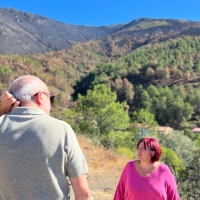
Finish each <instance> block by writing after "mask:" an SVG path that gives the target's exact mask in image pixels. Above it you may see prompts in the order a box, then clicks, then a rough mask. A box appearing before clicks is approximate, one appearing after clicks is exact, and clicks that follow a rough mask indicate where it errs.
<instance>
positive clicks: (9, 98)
mask: <svg viewBox="0 0 200 200" xmlns="http://www.w3.org/2000/svg"><path fill="white" fill-rule="evenodd" d="M19 104H20V102H19V101H17V99H15V98H14V97H13V95H12V94H10V93H9V92H8V91H3V92H2V94H1V105H0V116H1V115H4V114H8V113H10V112H11V111H12V110H13V109H14V108H16V107H18V106H19Z"/></svg>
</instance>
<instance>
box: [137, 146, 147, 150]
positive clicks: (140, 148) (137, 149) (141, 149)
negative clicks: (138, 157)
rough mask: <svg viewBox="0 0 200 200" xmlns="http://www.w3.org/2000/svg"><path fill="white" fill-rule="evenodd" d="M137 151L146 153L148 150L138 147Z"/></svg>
mask: <svg viewBox="0 0 200 200" xmlns="http://www.w3.org/2000/svg"><path fill="white" fill-rule="evenodd" d="M137 150H138V151H146V149H145V148H144V147H138V148H137Z"/></svg>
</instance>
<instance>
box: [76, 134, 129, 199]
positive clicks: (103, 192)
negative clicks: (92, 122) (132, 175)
mask: <svg viewBox="0 0 200 200" xmlns="http://www.w3.org/2000/svg"><path fill="white" fill-rule="evenodd" d="M77 138H78V141H79V144H80V146H81V148H82V151H83V152H84V154H85V155H86V159H87V163H88V166H89V184H90V188H91V191H92V196H93V197H94V200H111V199H112V197H113V195H114V192H115V189H116V186H117V183H118V180H119V177H120V174H121V171H122V169H123V167H124V166H125V164H126V162H127V161H128V160H127V159H126V158H125V157H120V156H118V155H116V154H115V153H113V152H112V151H108V150H105V149H104V148H103V147H99V146H95V145H94V144H92V142H91V141H90V140H89V139H88V138H85V137H83V136H81V135H77Z"/></svg>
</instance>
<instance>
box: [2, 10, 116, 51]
mask: <svg viewBox="0 0 200 200" xmlns="http://www.w3.org/2000/svg"><path fill="white" fill-rule="evenodd" d="M119 27H120V25H118V26H112V27H105V26H104V27H87V26H75V25H71V24H66V23H62V22H59V21H55V20H52V19H48V18H45V17H42V16H39V15H33V14H31V13H26V12H22V11H18V10H15V9H11V8H0V43H1V47H0V53H1V54H33V53H45V52H49V51H57V50H61V49H67V48H69V47H70V46H72V45H75V44H78V43H82V42H85V41H88V40H91V39H98V38H101V37H104V36H106V35H108V34H110V33H112V32H114V31H116V30H118V29H119Z"/></svg>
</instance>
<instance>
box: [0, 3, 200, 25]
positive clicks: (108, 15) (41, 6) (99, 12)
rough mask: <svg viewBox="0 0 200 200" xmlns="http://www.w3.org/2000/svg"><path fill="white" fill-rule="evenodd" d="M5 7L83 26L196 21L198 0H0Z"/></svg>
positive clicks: (198, 7)
mask: <svg viewBox="0 0 200 200" xmlns="http://www.w3.org/2000/svg"><path fill="white" fill-rule="evenodd" d="M5 7H9V8H14V9H17V10H21V11H24V12H28V13H32V14H38V15H41V16H44V17H47V18H50V19H53V20H57V21H62V22H65V23H68V24H74V25H86V26H102V25H113V24H122V23H127V22H130V21H132V20H134V19H138V18H141V17H150V18H156V19H184V20H192V21H200V0H0V8H5Z"/></svg>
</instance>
